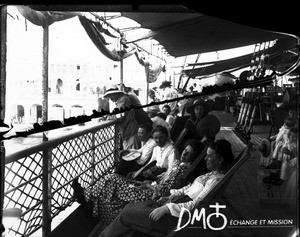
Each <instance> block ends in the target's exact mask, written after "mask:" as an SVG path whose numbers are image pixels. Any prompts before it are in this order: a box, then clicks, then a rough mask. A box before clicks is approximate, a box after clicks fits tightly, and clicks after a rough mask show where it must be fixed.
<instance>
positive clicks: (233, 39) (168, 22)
mask: <svg viewBox="0 0 300 237" xmlns="http://www.w3.org/2000/svg"><path fill="white" fill-rule="evenodd" d="M32 8H34V9H36V10H42V11H45V10H51V11H63V12H64V13H66V12H68V13H71V12H72V11H86V12H89V11H90V12H101V11H110V12H114V11H118V12H120V13H121V16H122V17H126V18H129V19H132V20H134V21H136V22H138V23H139V24H140V27H141V28H147V29H150V31H148V32H147V33H143V34H138V35H136V36H135V37H129V38H127V41H126V42H124V43H125V45H127V46H129V45H132V44H131V43H140V42H142V41H143V40H145V39H155V40H157V41H158V42H159V43H160V44H161V45H163V46H164V48H165V49H166V51H167V52H168V53H169V54H170V55H171V56H173V57H181V56H186V55H191V54H201V53H206V52H214V51H221V50H226V49H232V48H236V47H242V46H247V45H253V44H259V43H263V42H268V41H274V40H276V41H277V43H276V44H275V47H274V49H272V52H271V54H272V55H277V56H276V57H273V61H272V63H278V62H277V61H276V60H279V61H280V60H281V58H280V57H279V56H278V53H282V52H286V51H288V50H291V49H292V53H295V52H296V53H298V48H297V47H299V38H298V37H297V36H295V35H292V34H287V33H285V32H275V31H269V30H262V29H259V28H254V27H249V26H246V25H242V24H238V23H235V22H230V21H227V20H223V19H220V18H217V17H212V16H208V15H204V14H201V13H198V12H195V11H193V10H190V9H188V8H186V7H184V6H181V5H146V6H145V5H141V6H140V7H139V8H138V11H135V10H133V9H132V7H131V6H130V5H92V6H89V5H82V6H81V5H74V6H72V5H70V6H61V5H57V6H51V7H49V6H32ZM116 27H118V26H116ZM133 30H134V29H133ZM120 32H122V33H124V35H125V39H126V34H127V32H129V31H128V29H126V30H125V29H124V30H122V28H120ZM90 37H91V36H90ZM91 39H92V40H93V37H91ZM93 42H94V40H93ZM132 52H133V51H132ZM106 54H108V53H107V52H106ZM109 54H110V53H109ZM114 58H115V60H118V59H119V56H118V55H115V56H114ZM249 58H250V60H249ZM250 61H251V55H248V56H245V57H243V58H236V60H228V61H223V62H219V63H214V64H213V65H210V66H207V67H206V69H205V71H203V70H202V69H199V70H198V72H197V69H196V70H193V71H194V72H193V77H197V76H199V75H202V74H203V73H205V74H213V73H217V72H222V71H226V70H233V69H235V68H241V67H244V66H245V67H246V66H249V64H250ZM187 70H190V69H187Z"/></svg>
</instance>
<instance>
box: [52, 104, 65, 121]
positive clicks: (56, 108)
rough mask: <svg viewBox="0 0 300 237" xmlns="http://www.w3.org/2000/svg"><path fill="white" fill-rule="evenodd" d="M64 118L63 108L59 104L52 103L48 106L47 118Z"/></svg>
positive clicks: (62, 119)
mask: <svg viewBox="0 0 300 237" xmlns="http://www.w3.org/2000/svg"><path fill="white" fill-rule="evenodd" d="M64 118H65V110H64V108H63V107H62V106H61V105H59V104H54V105H52V106H51V107H50V111H49V120H60V121H64Z"/></svg>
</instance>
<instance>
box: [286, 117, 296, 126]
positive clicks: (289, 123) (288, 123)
mask: <svg viewBox="0 0 300 237" xmlns="http://www.w3.org/2000/svg"><path fill="white" fill-rule="evenodd" d="M284 124H285V126H287V127H288V128H292V127H294V126H295V125H296V119H295V118H293V117H287V118H286V119H285V120H284Z"/></svg>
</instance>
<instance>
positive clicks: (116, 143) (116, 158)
mask: <svg viewBox="0 0 300 237" xmlns="http://www.w3.org/2000/svg"><path fill="white" fill-rule="evenodd" d="M120 138H121V136H120V134H119V124H118V123H115V157H114V159H115V161H114V162H115V166H116V165H117V164H118V163H119V150H120V147H121V146H123V144H121V142H122V141H121V140H120Z"/></svg>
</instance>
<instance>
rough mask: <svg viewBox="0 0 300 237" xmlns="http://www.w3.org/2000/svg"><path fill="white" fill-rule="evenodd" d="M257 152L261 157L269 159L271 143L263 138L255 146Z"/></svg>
mask: <svg viewBox="0 0 300 237" xmlns="http://www.w3.org/2000/svg"><path fill="white" fill-rule="evenodd" d="M257 150H259V151H260V153H261V154H262V156H263V157H269V155H270V153H271V143H270V141H269V139H266V138H264V139H263V140H262V141H261V143H260V144H259V145H258V146H257Z"/></svg>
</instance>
